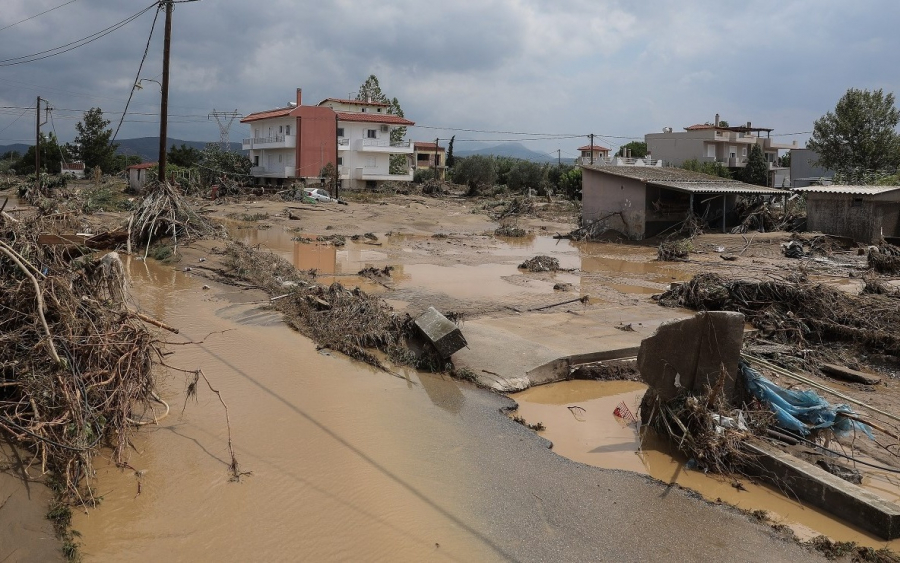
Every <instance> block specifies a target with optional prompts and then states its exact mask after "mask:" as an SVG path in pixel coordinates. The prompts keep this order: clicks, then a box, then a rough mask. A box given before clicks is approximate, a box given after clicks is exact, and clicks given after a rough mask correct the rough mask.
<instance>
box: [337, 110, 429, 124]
mask: <svg viewBox="0 0 900 563" xmlns="http://www.w3.org/2000/svg"><path fill="white" fill-rule="evenodd" d="M336 113H337V116H338V120H340V121H358V122H363V123H386V124H388V125H404V126H405V125H415V122H414V121H410V120H408V119H405V118H403V117H400V116H397V115H391V114H389V113H357V112H355V111H339V112H336Z"/></svg>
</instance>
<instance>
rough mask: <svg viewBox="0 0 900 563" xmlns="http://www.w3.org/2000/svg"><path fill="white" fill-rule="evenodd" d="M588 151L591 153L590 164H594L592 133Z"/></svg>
mask: <svg viewBox="0 0 900 563" xmlns="http://www.w3.org/2000/svg"><path fill="white" fill-rule="evenodd" d="M590 151H591V164H594V134H593V133H591V146H590Z"/></svg>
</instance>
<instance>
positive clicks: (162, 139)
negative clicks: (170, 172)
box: [158, 0, 175, 183]
mask: <svg viewBox="0 0 900 563" xmlns="http://www.w3.org/2000/svg"><path fill="white" fill-rule="evenodd" d="M160 4H165V6H166V31H165V37H164V39H163V75H162V84H161V86H162V99H161V100H160V102H159V177H158V178H159V182H160V183H163V182H165V181H166V137H167V136H168V131H167V129H168V125H169V50H170V46H171V44H172V8H173V7H174V6H175V4H174V2H173V0H160Z"/></svg>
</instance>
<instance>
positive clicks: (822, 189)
mask: <svg viewBox="0 0 900 563" xmlns="http://www.w3.org/2000/svg"><path fill="white" fill-rule="evenodd" d="M894 190H900V186H835V185H831V186H806V187H803V188H794V191H795V192H812V193H816V194H846V195H878V194H884V193H888V192H892V191H894Z"/></svg>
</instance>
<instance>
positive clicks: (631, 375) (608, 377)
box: [569, 360, 641, 381]
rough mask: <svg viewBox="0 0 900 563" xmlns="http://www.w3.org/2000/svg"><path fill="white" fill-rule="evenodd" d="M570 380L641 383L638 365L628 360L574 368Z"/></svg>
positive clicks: (595, 363) (605, 361)
mask: <svg viewBox="0 0 900 563" xmlns="http://www.w3.org/2000/svg"><path fill="white" fill-rule="evenodd" d="M569 379H591V380H597V381H640V380H641V374H640V372H638V369H637V365H636V364H635V363H634V362H633V361H628V360H604V361H602V362H594V363H590V364H580V365H576V366H573V367H572V369H571V370H570V372H569Z"/></svg>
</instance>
